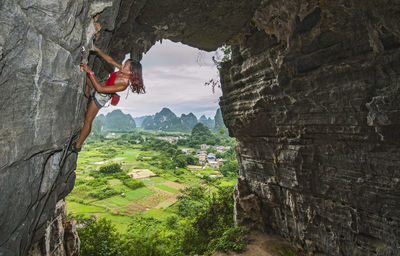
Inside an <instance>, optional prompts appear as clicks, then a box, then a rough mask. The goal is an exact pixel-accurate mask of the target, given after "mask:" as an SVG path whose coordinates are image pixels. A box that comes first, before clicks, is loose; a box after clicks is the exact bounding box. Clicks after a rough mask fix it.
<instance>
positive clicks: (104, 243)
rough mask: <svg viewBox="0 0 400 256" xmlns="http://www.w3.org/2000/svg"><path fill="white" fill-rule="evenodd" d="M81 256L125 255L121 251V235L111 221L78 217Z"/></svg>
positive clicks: (76, 218)
mask: <svg viewBox="0 0 400 256" xmlns="http://www.w3.org/2000/svg"><path fill="white" fill-rule="evenodd" d="M75 220H76V222H77V227H78V232H79V239H80V240H81V251H80V253H81V255H83V256H117V255H123V254H122V253H121V251H120V250H119V247H120V245H121V243H122V240H121V239H120V235H119V233H118V232H117V231H116V228H115V226H114V225H113V224H112V223H111V221H110V220H107V219H104V218H100V219H98V220H96V218H95V217H91V218H84V217H83V216H76V217H75Z"/></svg>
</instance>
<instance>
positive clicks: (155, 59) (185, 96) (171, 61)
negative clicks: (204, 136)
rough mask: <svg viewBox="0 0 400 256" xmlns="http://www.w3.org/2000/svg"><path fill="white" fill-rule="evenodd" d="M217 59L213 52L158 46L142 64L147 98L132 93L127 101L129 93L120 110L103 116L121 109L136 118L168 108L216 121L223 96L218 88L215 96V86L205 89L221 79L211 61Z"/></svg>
mask: <svg viewBox="0 0 400 256" xmlns="http://www.w3.org/2000/svg"><path fill="white" fill-rule="evenodd" d="M199 55H201V58H200V61H199V60H198V56H199ZM213 55H214V53H213V52H211V53H207V52H200V50H198V49H196V48H192V47H189V46H186V45H183V44H181V43H173V42H171V41H168V40H164V41H163V44H160V43H157V44H156V45H154V46H153V47H152V48H151V49H150V51H149V52H148V53H147V54H146V55H144V57H143V60H142V66H143V80H144V83H145V87H146V94H141V95H137V94H133V93H132V92H130V93H129V96H128V98H127V99H125V97H126V94H127V91H128V90H126V91H125V92H122V93H120V95H121V100H120V102H119V104H118V106H117V107H113V106H111V107H107V108H103V109H101V110H100V113H107V112H110V111H113V110H115V109H121V110H122V111H123V112H125V113H129V114H131V115H132V116H134V117H136V116H142V115H152V114H155V113H156V112H159V111H160V110H161V109H162V108H163V107H168V108H170V109H171V110H172V111H174V113H175V114H176V115H178V116H180V115H181V114H182V113H184V114H188V113H190V112H192V113H193V114H195V115H196V116H197V117H198V118H199V117H200V116H201V115H203V114H204V115H206V116H207V117H214V115H215V111H216V109H217V108H218V107H219V105H218V101H219V97H220V96H221V95H222V92H221V89H220V88H216V90H215V93H213V92H212V88H211V86H204V84H205V82H207V81H209V80H210V79H211V78H214V79H216V78H217V75H218V71H217V68H216V67H215V66H214V65H213V62H212V59H211V58H212V56H213ZM199 63H200V64H201V65H200V64H199Z"/></svg>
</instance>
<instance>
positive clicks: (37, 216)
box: [0, 0, 104, 256]
mask: <svg viewBox="0 0 400 256" xmlns="http://www.w3.org/2000/svg"><path fill="white" fill-rule="evenodd" d="M92 7H95V9H93V8H91V7H89V5H88V3H87V1H83V0H66V1H45V0H29V1H24V0H19V1H17V0H2V1H0V28H1V29H0V88H1V91H2V92H1V94H0V102H1V104H0V255H2V256H3V255H4V256H11V255H27V253H28V250H29V248H30V246H31V244H33V243H36V242H38V241H40V240H41V239H42V238H43V237H44V235H45V233H46V232H47V231H49V230H50V229H49V225H52V223H54V222H53V221H52V219H54V218H57V217H56V216H55V215H57V214H59V212H57V211H55V208H56V204H57V202H60V200H62V199H63V198H64V197H65V196H66V195H67V194H68V193H69V192H70V191H71V190H72V188H73V186H74V180H75V172H74V170H75V167H76V158H77V156H76V154H69V155H68V156H67V157H66V161H65V164H64V165H63V166H61V167H60V161H61V158H62V156H63V151H62V150H63V147H64V145H65V144H66V143H67V142H68V141H69V139H70V138H71V137H73V139H76V135H77V134H78V133H79V130H80V128H81V125H82V121H83V115H84V113H85V110H86V100H85V98H84V97H83V81H84V73H83V72H80V70H79V65H78V64H79V61H80V47H81V46H82V45H83V46H85V47H88V46H89V45H90V39H91V37H92V35H93V34H94V28H93V21H92V19H91V17H90V13H91V12H94V11H96V10H97V11H98V10H101V9H102V8H103V9H104V6H103V7H102V6H101V5H97V6H92ZM86 57H87V56H84V58H86ZM52 248H53V247H52ZM37 255H38V254H37ZM42 255H44V254H42ZM52 255H54V254H52ZM57 255H61V254H57Z"/></svg>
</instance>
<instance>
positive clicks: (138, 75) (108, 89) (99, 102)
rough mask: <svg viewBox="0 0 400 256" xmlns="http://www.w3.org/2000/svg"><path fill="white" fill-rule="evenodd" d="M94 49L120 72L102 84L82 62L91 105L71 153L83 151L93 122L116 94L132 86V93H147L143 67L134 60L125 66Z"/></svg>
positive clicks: (128, 61) (127, 62) (87, 95)
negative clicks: (100, 110)
mask: <svg viewBox="0 0 400 256" xmlns="http://www.w3.org/2000/svg"><path fill="white" fill-rule="evenodd" d="M93 49H94V50H95V51H96V52H97V53H98V54H99V55H100V56H101V57H102V58H103V59H104V60H105V61H107V62H108V63H110V64H111V65H113V66H114V67H116V68H118V69H119V71H117V72H114V73H112V74H111V75H110V77H109V78H108V79H107V81H106V82H105V83H104V84H102V83H100V82H99V81H98V80H97V79H96V77H95V75H94V73H93V71H92V70H91V69H90V67H89V66H88V65H87V64H86V63H84V62H82V63H81V64H80V66H81V68H82V69H83V70H84V71H85V72H87V77H86V87H85V96H86V98H88V99H89V105H88V108H87V111H86V115H85V121H84V124H83V127H82V130H81V134H80V135H79V138H78V140H77V141H76V143H75V144H72V145H71V147H70V151H72V152H75V153H78V152H80V151H81V147H82V145H83V142H84V141H85V139H86V138H87V136H88V135H89V134H90V131H91V129H92V122H93V120H94V118H95V117H96V115H97V113H98V112H99V109H100V108H102V107H103V106H104V105H105V104H106V103H107V102H108V101H109V100H110V99H111V97H112V94H113V93H115V92H120V91H124V90H125V89H126V88H127V87H128V86H130V88H131V90H132V92H136V93H138V94H139V93H145V89H144V85H143V78H142V65H141V64H140V63H139V62H137V61H135V60H132V59H129V60H127V61H125V63H124V64H120V63H118V62H116V61H115V60H114V59H113V58H111V57H110V56H109V55H107V54H106V53H104V52H103V51H102V50H100V49H99V48H97V47H96V46H95V45H94V46H93Z"/></svg>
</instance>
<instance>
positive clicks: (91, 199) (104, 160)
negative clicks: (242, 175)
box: [66, 133, 236, 232]
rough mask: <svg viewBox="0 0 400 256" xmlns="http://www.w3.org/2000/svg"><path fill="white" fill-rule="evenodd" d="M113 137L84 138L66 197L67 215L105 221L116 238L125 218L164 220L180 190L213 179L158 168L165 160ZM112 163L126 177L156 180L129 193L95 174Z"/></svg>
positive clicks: (204, 172)
mask: <svg viewBox="0 0 400 256" xmlns="http://www.w3.org/2000/svg"><path fill="white" fill-rule="evenodd" d="M155 135H156V133H155ZM119 136H121V135H118V134H117V135H116V136H114V138H113V139H98V138H97V139H96V138H92V137H90V139H89V140H88V141H87V142H86V144H85V146H84V147H83V150H82V151H81V152H80V153H79V157H78V161H77V169H76V174H77V177H76V182H75V187H74V190H73V191H72V192H71V193H70V194H69V195H68V196H67V197H66V202H67V210H68V213H69V214H70V215H79V214H82V215H84V216H91V215H93V216H96V217H105V218H107V219H110V220H111V221H112V222H113V223H114V224H115V225H116V227H117V228H118V230H119V231H120V232H125V231H126V230H127V226H128V224H129V223H130V222H131V219H132V218H131V216H134V215H143V216H146V217H153V218H156V219H160V220H164V219H165V218H166V217H168V216H170V215H172V214H174V213H173V212H172V211H171V210H170V209H171V208H172V207H173V205H174V203H175V202H176V201H177V198H178V197H179V195H180V194H181V192H180V190H181V189H183V188H185V187H191V186H194V185H202V186H207V181H205V180H204V178H202V177H201V176H208V175H213V174H215V173H216V172H215V170H214V169H213V168H205V169H204V170H198V171H197V170H196V171H193V170H189V169H186V168H169V169H168V168H165V167H162V161H165V160H163V159H168V158H166V156H165V155H164V152H160V151H155V150H144V149H143V148H142V145H140V144H133V145H131V144H129V143H126V142H124V140H122V139H119V138H120V137H119ZM146 136H147V137H149V136H152V135H146ZM180 148H181V147H180ZM185 148H187V147H185ZM179 150H180V149H179ZM192 150H194V149H192ZM112 163H117V164H120V165H121V169H122V171H123V172H124V173H126V174H127V173H128V172H130V171H132V170H134V169H148V170H150V171H152V172H153V173H155V175H156V176H151V177H145V178H140V179H138V181H141V182H143V186H142V187H139V188H136V189H131V188H130V187H129V184H128V185H126V184H125V183H124V181H123V179H121V178H119V176H113V175H105V174H103V173H101V172H100V168H101V167H103V166H106V165H109V164H112ZM218 181H219V182H220V184H223V185H233V184H235V183H236V178H228V177H224V178H218ZM100 195H101V196H100Z"/></svg>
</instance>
